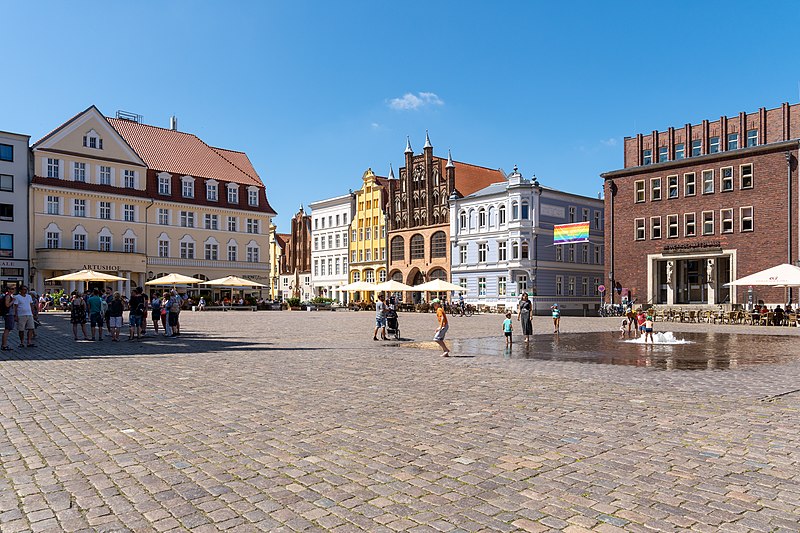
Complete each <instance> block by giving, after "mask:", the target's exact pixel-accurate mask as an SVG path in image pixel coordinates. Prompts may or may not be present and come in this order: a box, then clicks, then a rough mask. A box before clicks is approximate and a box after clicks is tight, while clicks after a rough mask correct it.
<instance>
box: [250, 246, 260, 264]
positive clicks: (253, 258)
mask: <svg viewBox="0 0 800 533" xmlns="http://www.w3.org/2000/svg"><path fill="white" fill-rule="evenodd" d="M258 251H259V250H258V248H257V247H256V246H248V247H247V262H248V263H258Z"/></svg>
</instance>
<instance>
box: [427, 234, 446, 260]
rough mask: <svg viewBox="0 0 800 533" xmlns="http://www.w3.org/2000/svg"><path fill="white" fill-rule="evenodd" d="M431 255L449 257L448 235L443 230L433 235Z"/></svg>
mask: <svg viewBox="0 0 800 533" xmlns="http://www.w3.org/2000/svg"><path fill="white" fill-rule="evenodd" d="M431 257H432V258H434V257H447V235H445V233H444V232H443V231H437V232H436V233H434V234H433V235H432V236H431Z"/></svg>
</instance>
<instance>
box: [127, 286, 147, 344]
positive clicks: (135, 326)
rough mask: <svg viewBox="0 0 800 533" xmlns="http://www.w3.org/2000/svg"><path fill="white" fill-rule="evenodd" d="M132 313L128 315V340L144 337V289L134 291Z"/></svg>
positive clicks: (131, 302) (131, 300)
mask: <svg viewBox="0 0 800 533" xmlns="http://www.w3.org/2000/svg"><path fill="white" fill-rule="evenodd" d="M129 307H130V313H129V314H128V340H129V341H131V340H133V338H134V337H136V339H140V338H141V336H142V318H143V317H144V313H145V301H144V296H143V295H142V288H141V287H136V288H135V289H133V294H131V299H130V306H129Z"/></svg>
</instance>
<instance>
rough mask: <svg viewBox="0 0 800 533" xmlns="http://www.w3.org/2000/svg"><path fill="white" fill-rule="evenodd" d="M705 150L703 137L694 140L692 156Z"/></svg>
mask: <svg viewBox="0 0 800 533" xmlns="http://www.w3.org/2000/svg"><path fill="white" fill-rule="evenodd" d="M702 151H703V141H702V140H701V139H696V140H694V141H692V157H697V156H698V155H700V154H701V153H702Z"/></svg>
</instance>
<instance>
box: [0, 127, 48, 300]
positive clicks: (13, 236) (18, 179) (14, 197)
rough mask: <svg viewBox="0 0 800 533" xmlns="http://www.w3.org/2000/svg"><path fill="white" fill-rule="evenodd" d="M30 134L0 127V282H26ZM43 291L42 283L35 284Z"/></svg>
mask: <svg viewBox="0 0 800 533" xmlns="http://www.w3.org/2000/svg"><path fill="white" fill-rule="evenodd" d="M29 142H30V136H28V135H20V134H18V133H8V132H5V131H0V221H2V224H0V285H2V288H3V290H5V289H6V287H10V288H12V289H15V288H17V287H19V286H20V285H23V284H26V285H27V284H28V282H29V280H30V279H31V277H32V275H31V272H30V271H29V264H28V261H29V258H30V250H29V246H28V243H29V242H30V239H29V236H28V183H29V175H30V161H31V159H30V157H29V153H30V152H29V150H28V144H29ZM35 288H36V290H38V291H42V290H44V288H45V287H35Z"/></svg>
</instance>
